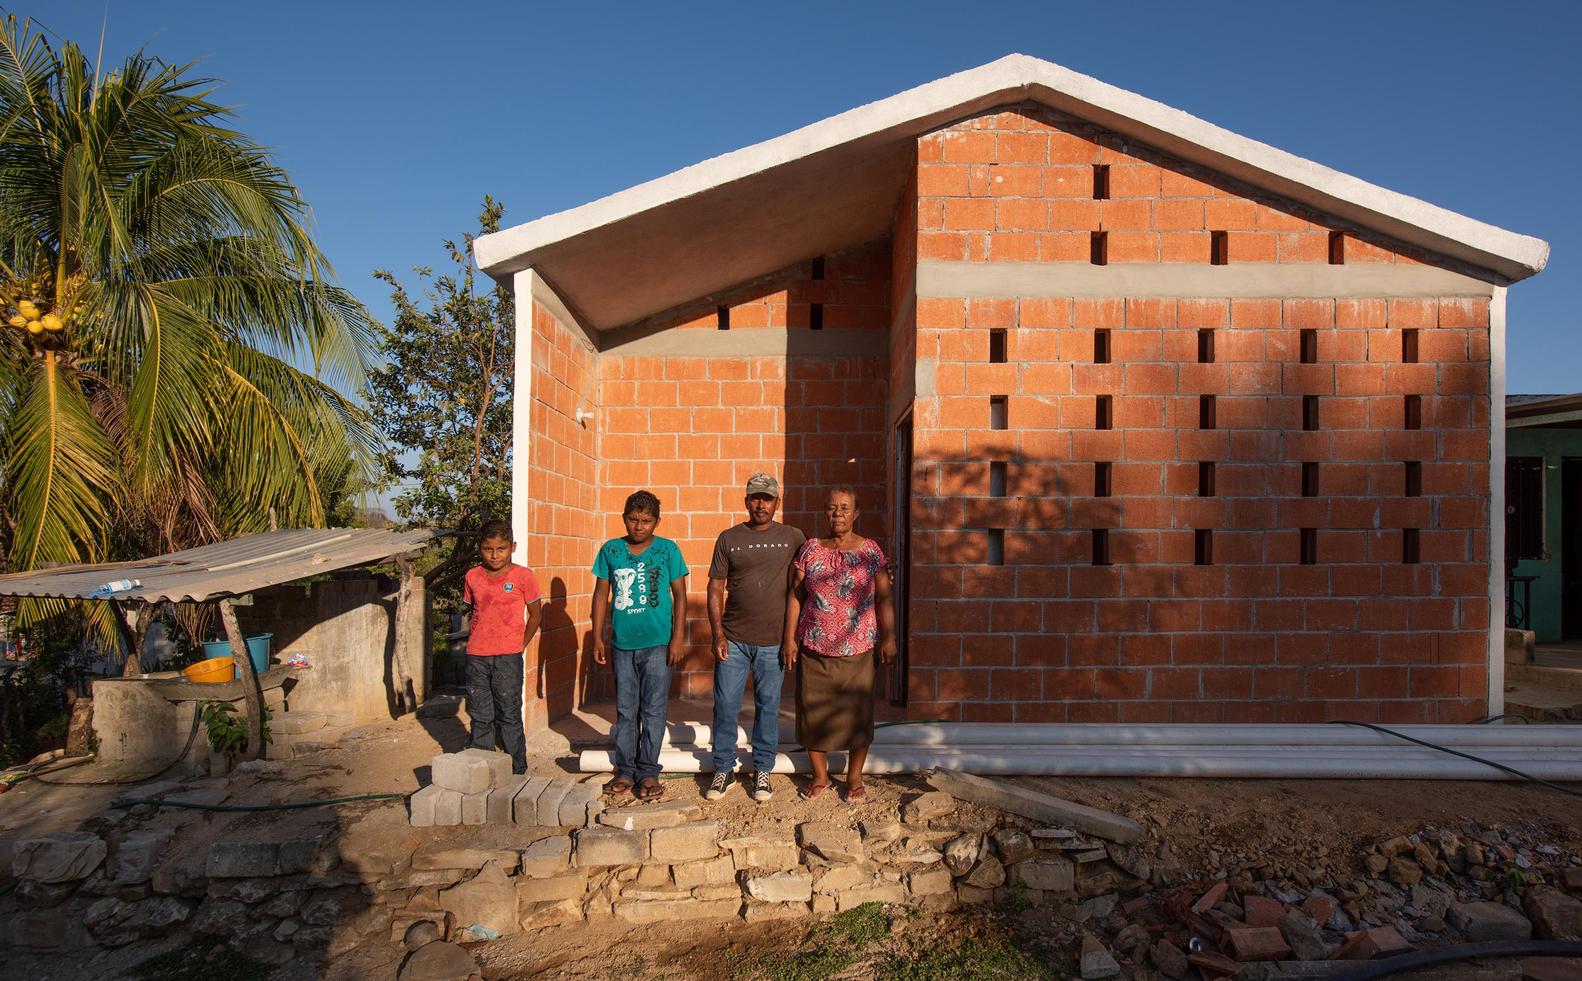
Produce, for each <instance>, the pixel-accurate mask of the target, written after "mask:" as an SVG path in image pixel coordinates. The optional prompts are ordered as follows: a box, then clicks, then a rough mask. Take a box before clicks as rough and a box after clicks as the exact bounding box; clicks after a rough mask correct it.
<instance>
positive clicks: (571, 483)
mask: <svg viewBox="0 0 1582 981" xmlns="http://www.w3.org/2000/svg"><path fill="white" fill-rule="evenodd" d="M519 308H520V307H519ZM530 310H531V314H530V316H531V321H532V337H531V343H532V362H533V371H532V377H531V386H532V389H531V405H532V409H531V413H532V418H531V434H532V435H531V441H530V445H528V446H522V445H521V444H520V442H518V445H517V446H516V447H515V452H516V453H517V455H518V459H521V458H522V456H524V455H525V456H526V458H527V459H528V460H529V470H528V473H527V482H528V498H529V501H530V507H529V509H528V511H527V514H526V527H523V528H516V529H515V533H516V538H517V541H518V542H519V543H522V545H523V546H524V550H525V556H524V558H525V561H526V564H527V566H528V567H529V568H531V569H532V570H533V572H534V574H535V575H536V576H537V577H538V583H539V586H540V588H541V589H542V590H543V592H544V611H543V617H544V619H543V624H542V627H541V629H540V632H539V635H538V638H537V639H536V640H535V641H534V642H533V644H532V645H531V647H530V648H529V650H528V657H527V665H526V671H527V677H526V688H527V691H526V699H525V702H524V716H523V722H524V724H525V725H526V726H527V728H528V730H529V731H531V730H533V729H534V728H539V727H542V726H544V725H546V724H548V722H549V721H550V720H552V719H557V718H560V717H561V716H563V715H565V714H567V713H568V712H570V711H571V710H572V709H573V708H574V707H575V706H576V705H577V703H578V699H579V696H580V693H581V691H582V690H583V689H584V688H585V687H586V685H587V679H586V677H584V678H583V679H582V680H581V681H580V682H579V678H578V668H579V665H581V664H582V662H583V661H584V660H586V661H588V662H589V663H590V667H589V668H587V669H586V670H589V671H591V660H592V659H591V658H586V659H584V658H583V657H582V653H583V650H584V648H585V646H586V645H585V638H586V637H587V635H588V627H589V612H590V610H591V608H592V601H593V575H592V573H591V572H590V571H589V568H590V566H591V565H592V563H593V551H594V549H595V548H596V547H597V544H598V540H599V534H600V523H599V521H598V519H597V516H596V511H595V508H596V507H597V503H598V500H599V486H600V485H599V480H598V474H597V467H596V464H595V459H596V452H595V450H596V444H597V431H596V429H595V428H594V422H593V418H594V415H595V413H594V412H593V410H594V406H595V401H596V399H595V396H596V391H595V381H594V375H593V366H594V359H595V352H594V351H593V349H592V348H591V347H590V346H589V345H588V343H587V342H586V341H585V340H584V338H583V336H582V335H581V334H580V332H578V331H577V330H576V329H575V328H574V326H573V325H571V324H568V323H565V322H564V321H563V320H562V319H561V317H560V316H557V314H556V313H554V312H552V311H551V310H550V309H549V308H548V307H547V306H545V305H544V304H542V303H540V302H538V301H537V300H533V301H532V302H531V306H530ZM520 319H521V318H520V316H519V317H518V320H519V322H520ZM579 410H580V411H582V412H583V417H582V418H581V419H579V418H578V412H579Z"/></svg>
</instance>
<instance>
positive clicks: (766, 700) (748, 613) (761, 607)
mask: <svg viewBox="0 0 1582 981" xmlns="http://www.w3.org/2000/svg"><path fill="white" fill-rule="evenodd" d="M744 503H745V504H746V506H747V520H746V521H744V522H742V523H741V524H739V525H735V526H733V527H731V528H728V529H726V530H725V531H724V532H722V533H721V534H720V537H719V538H718V539H717V540H716V541H715V543H714V559H713V561H712V562H710V563H709V627H710V628H711V629H712V631H713V634H714V734H713V746H714V777H713V779H712V781H711V782H710V783H709V788H708V790H707V791H705V793H704V796H705V797H707V798H708V799H709V800H719V799H720V798H721V797H724V796H725V795H726V794H727V793H728V792H729V791H730V789H731V787H732V785H733V784H732V780H731V770H732V768H734V767H735V765H736V717H737V715H738V714H739V713H740V712H741V707H742V690H743V688H745V687H746V684H747V674H748V672H749V671H750V672H751V673H752V676H753V770H754V773H753V780H752V795H753V800H756V801H758V802H760V803H762V802H763V801H766V800H768V799H769V798H770V797H771V796H772V795H773V790H772V788H771V787H770V785H769V774H770V773H771V772H773V770H774V763H775V749H776V747H777V746H778V744H779V742H780V683H781V680H782V679H783V678H784V677H785V665H784V663H782V661H781V659H780V639H781V636H782V634H783V633H784V630H785V612H786V582H787V575H788V572H789V570H790V567H791V560H792V559H793V558H795V557H796V553H797V549H799V548H801V547H802V543H803V542H804V541H805V540H806V537H807V536H805V535H803V534H802V532H800V531H798V530H797V529H795V528H791V527H788V526H786V525H783V524H780V523H779V522H778V521H776V520H775V519H774V518H775V511H776V509H778V508H779V506H780V482H779V481H777V480H775V479H774V478H773V477H771V476H770V475H769V474H766V473H755V474H753V475H752V477H751V478H750V479H749V480H748V481H747V497H746V500H745V501H744Z"/></svg>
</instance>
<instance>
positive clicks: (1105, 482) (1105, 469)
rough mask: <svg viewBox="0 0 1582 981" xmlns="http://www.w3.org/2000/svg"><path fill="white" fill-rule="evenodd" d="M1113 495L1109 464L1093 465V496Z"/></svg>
mask: <svg viewBox="0 0 1582 981" xmlns="http://www.w3.org/2000/svg"><path fill="white" fill-rule="evenodd" d="M1111 493H1113V491H1112V489H1111V484H1110V465H1109V464H1108V463H1095V464H1094V465H1093V496H1094V497H1109V496H1110V494H1111Z"/></svg>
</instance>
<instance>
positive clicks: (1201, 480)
mask: <svg viewBox="0 0 1582 981" xmlns="http://www.w3.org/2000/svg"><path fill="white" fill-rule="evenodd" d="M1197 496H1198V497H1213V496H1214V464H1212V463H1210V462H1209V461H1207V460H1203V461H1200V462H1199V463H1198V465H1197Z"/></svg>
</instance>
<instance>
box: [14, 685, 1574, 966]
mask: <svg viewBox="0 0 1582 981" xmlns="http://www.w3.org/2000/svg"><path fill="white" fill-rule="evenodd" d="M447 705H449V706H450V707H449V708H446V706H447ZM464 722H465V720H464V717H463V716H461V715H459V714H457V713H456V711H455V708H454V703H443V702H441V703H436V708H435V709H433V710H430V711H428V712H426V713H425V714H423V715H422V716H421V717H411V716H409V717H406V718H403V719H400V720H396V721H392V722H387V723H380V724H375V725H368V726H362V727H359V728H357V729H355V730H349V731H345V732H342V733H340V734H339V736H340V738H339V739H338V741H336V742H334V743H333V744H332V745H329V746H328V748H325V749H323V750H322V751H319V752H315V753H312V754H311V755H307V756H304V757H302V758H300V759H295V760H288V761H281V762H280V763H278V764H270V765H267V766H264V767H257V768H255V772H253V773H250V774H248V775H245V776H233V777H232V778H230V779H224V778H221V779H215V780H210V781H201V782H198V783H197V784H195V785H194V786H195V787H198V788H204V787H207V788H211V789H215V790H224V791H226V792H227V794H228V796H227V797H226V799H225V803H227V804H248V803H270V802H280V801H302V800H313V799H327V798H331V797H348V796H356V795H360V794H372V793H406V792H410V791H413V790H416V789H417V788H418V787H419V786H421V785H422V784H423V783H426V782H427V768H428V760H429V758H430V757H431V756H432V755H433V754H435V753H437V752H441V751H452V750H456V749H459V748H461V747H462V746H463V745H464V741H465V730H464ZM587 737H588V734H586V733H583V734H580V736H579V734H577V733H573V734H571V735H570V736H569V738H568V736H567V735H566V734H561V735H559V736H556V737H554V738H549V739H541V740H539V741H538V743H537V744H535V746H534V752H533V757H532V763H531V767H530V769H531V770H532V771H533V772H535V773H544V774H549V773H563V772H565V771H566V770H567V769H568V768H569V766H570V757H569V755H568V745H574V744H576V743H577V742H579V740H580V739H586V738H587ZM109 772H110V771H108V770H107V769H106V768H102V767H78V768H76V769H74V770H71V771H66V772H65V773H62V774H61V775H60V779H61V780H72V781H76V782H86V781H89V780H94V779H104V778H105V777H106V775H107V774H108V773H109ZM1021 779H1022V780H1024V781H1026V782H1027V783H1029V784H1030V785H1035V786H1038V787H1039V788H1040V789H1044V790H1046V791H1048V792H1051V793H1055V794H1058V795H1060V796H1062V797H1065V798H1068V799H1071V800H1075V801H1079V802H1081V803H1085V804H1089V805H1092V806H1095V807H1100V808H1104V809H1106V810H1111V811H1116V812H1119V813H1123V814H1126V815H1128V816H1130V817H1132V818H1133V819H1135V820H1137V821H1138V822H1139V823H1140V824H1142V825H1143V827H1144V829H1145V834H1146V838H1147V841H1148V845H1149V847H1151V848H1154V849H1155V851H1156V854H1157V856H1158V859H1157V860H1158V862H1159V863H1160V864H1161V865H1162V866H1163V867H1165V868H1167V870H1168V872H1169V875H1170V877H1171V878H1172V879H1174V880H1175V881H1177V882H1188V881H1192V880H1197V879H1207V878H1215V877H1218V876H1221V875H1232V874H1234V873H1236V872H1247V871H1251V872H1253V873H1254V874H1256V875H1257V876H1258V877H1259V878H1267V877H1274V876H1287V875H1291V874H1292V873H1295V874H1296V875H1298V876H1300V875H1307V874H1309V873H1326V872H1329V873H1344V874H1355V873H1356V870H1357V865H1358V862H1359V861H1360V858H1361V856H1362V854H1363V853H1364V852H1365V851H1366V849H1367V848H1368V846H1369V845H1371V844H1372V843H1374V842H1376V841H1378V840H1380V839H1382V838H1386V837H1390V836H1395V835H1409V834H1413V833H1415V832H1418V831H1421V830H1423V829H1425V828H1447V829H1460V828H1463V827H1464V826H1466V825H1468V824H1474V825H1478V826H1480V827H1483V828H1495V829H1502V830H1511V831H1517V832H1520V833H1521V835H1522V836H1523V837H1524V838H1529V839H1532V840H1535V841H1547V842H1549V843H1552V844H1554V845H1555V846H1557V847H1559V848H1561V849H1563V850H1564V851H1566V852H1568V853H1571V854H1575V853H1577V852H1579V851H1582V801H1579V800H1578V799H1577V798H1576V797H1570V796H1566V795H1564V794H1562V793H1559V792H1557V791H1555V790H1552V789H1547V788H1544V787H1540V786H1536V785H1531V784H1518V783H1503V782H1444V781H1417V782H1411V781H1296V780H1206V779H1197V780H1187V779H1141V780H1131V779H1063V778H1062V779H1056V778H1021ZM921 786H922V784H921V782H920V781H919V780H918V779H917V778H907V777H872V778H869V787H870V792H869V797H868V800H867V802H866V803H864V804H862V805H860V806H856V807H853V806H852V805H848V804H846V803H844V802H843V801H841V800H840V799H839V796H838V795H837V794H836V793H827V794H825V795H824V796H823V797H822V798H821V799H820V800H817V801H803V800H800V799H798V797H797V796H796V794H795V788H794V785H793V783H792V781H791V780H790V779H789V778H786V777H776V778H775V791H776V792H775V797H774V800H773V801H772V802H770V803H768V804H764V805H758V804H755V803H754V802H752V801H751V800H750V798H748V797H747V795H746V794H745V793H744V792H742V791H741V790H737V791H734V792H733V793H732V794H731V795H730V796H729V797H727V798H726V799H725V800H722V801H719V802H715V803H704V805H703V806H704V809H705V814H706V815H707V816H708V817H710V818H712V819H717V820H719V821H721V822H722V823H723V824H724V825H725V828H726V832H725V833H726V835H727V836H734V835H739V834H747V833H752V834H755V835H769V836H774V835H783V836H784V837H785V838H786V839H787V840H790V839H792V838H793V836H794V829H795V827H796V825H797V824H798V823H800V822H803V821H808V820H814V819H820V818H830V817H836V816H839V817H842V818H846V819H848V820H856V819H859V818H861V817H880V816H881V815H883V816H889V815H893V814H894V813H895V808H896V807H897V805H898V804H899V802H900V800H901V797H902V796H903V795H904V794H906V793H909V792H911V791H913V790H915V789H918V788H920V787H921ZM838 787H839V784H838V783H837V788H836V789H838ZM666 788H667V796H693V795H696V796H698V797H699V799H700V800H701V789H702V780H701V778H696V777H690V776H688V777H678V778H673V779H670V780H667V781H666ZM135 791H136V787H135V786H133V787H71V788H67V787H50V786H44V785H42V784H39V783H36V782H31V781H30V782H27V783H24V784H22V785H20V786H18V787H17V788H15V789H14V790H12V791H11V792H9V793H7V794H5V795H4V796H0V853H3V854H4V855H9V847H8V844H9V841H10V840H13V839H14V838H16V837H17V836H19V835H21V834H30V833H36V832H37V831H38V830H40V829H48V830H64V829H70V828H75V827H87V828H89V829H90V830H103V829H105V828H108V827H112V826H113V827H117V828H122V829H125V828H130V827H154V826H169V827H174V828H176V829H177V835H176V841H177V842H178V844H179V847H180V852H181V856H183V858H181V859H178V860H182V861H197V862H201V860H202V856H203V855H204V854H205V853H206V851H207V848H208V845H209V844H210V843H211V842H213V841H216V840H218V839H220V838H221V837H229V838H234V837H237V836H248V835H255V834H256V835H259V836H265V835H267V837H269V838H271V839H282V838H286V837H294V836H299V835H308V834H316V833H320V834H330V835H335V836H338V841H339V848H340V855H341V860H342V863H343V865H349V866H354V867H358V868H362V869H366V870H367V872H368V874H370V875H375V876H377V875H378V874H380V873H379V870H380V869H381V868H382V869H385V870H388V868H389V866H390V864H391V863H392V862H394V861H397V860H399V859H400V858H402V857H404V856H405V855H408V854H410V853H411V851H412V850H413V849H414V848H415V847H417V845H419V844H420V843H422V842H424V841H430V840H433V839H434V838H435V837H436V836H437V835H441V834H443V835H444V836H445V839H446V840H447V841H452V840H453V841H455V842H456V843H457V844H461V843H478V844H484V843H488V844H491V845H496V846H499V845H507V846H516V847H525V846H526V845H527V844H529V843H531V841H532V840H533V839H534V838H536V837H539V836H541V835H539V834H534V833H532V832H529V831H527V830H525V829H524V830H522V831H520V832H519V831H518V830H517V829H515V828H511V827H507V828H500V827H494V826H482V827H473V828H454V829H438V828H435V829H412V828H410V827H409V826H408V825H407V824H406V818H405V807H404V804H403V803H402V802H401V801H399V800H389V801H376V802H366V801H365V802H359V803H352V804H346V805H340V806H335V807H322V808H313V809H303V810H292V811H270V812H263V813H242V814H238V813H214V812H206V811H196V810H174V809H170V808H160V809H158V810H157V811H156V810H152V809H148V808H138V809H134V810H128V809H125V808H119V809H116V808H110V807H108V805H109V802H110V800H111V798H113V797H115V796H118V795H121V794H125V793H129V792H130V793H135ZM625 806H633V805H631V804H628V805H625ZM518 839H521V840H518ZM1318 877H1319V876H1318V875H1316V874H1315V875H1313V878H1315V879H1317V878H1318ZM890 919H891V921H893V922H887V923H886V924H885V931H884V932H885V933H886V934H887V936H888V938H889V939H888V940H887V943H888V945H889V947H888V948H887V949H890V950H891V951H892V953H893V950H894V949H895V948H896V947H897V946H898V945H899V946H901V947H905V946H906V945H907V944H913V943H914V942H915V944H922V943H925V942H926V943H933V944H937V943H939V942H941V941H946V940H951V939H953V938H954V939H956V940H962V941H968V940H970V941H972V942H974V943H987V942H991V941H992V942H993V943H996V944H998V943H1002V942H1004V941H1005V940H1007V938H1012V939H1019V940H1021V941H1026V939H1027V931H1026V930H1023V931H1022V932H1021V933H1016V932H1015V931H1017V930H1018V929H1019V926H1018V923H1017V922H1016V920H1015V918H1014V916H1013V917H1009V918H1006V917H996V916H994V915H991V914H989V913H988V912H977V911H975V912H971V913H953V914H934V913H917V914H911V915H905V916H899V917H896V916H892V917H891V918H890ZM827 929H828V927H827V925H826V924H820V923H818V922H817V921H813V920H806V921H783V922H773V923H765V924H755V925H748V924H742V923H733V924H731V925H729V926H726V927H723V928H722V927H721V926H720V925H719V924H717V923H707V922H694V923H687V922H681V923H668V924H657V925H652V926H645V927H629V926H626V925H625V924H616V923H594V924H586V925H580V926H568V927H558V928H553V929H549V930H543V931H538V932H534V933H532V934H520V935H517V936H514V937H508V938H506V939H503V940H500V941H496V942H493V943H489V944H485V945H479V946H477V947H475V948H474V952H475V953H476V954H477V955H478V956H479V958H480V961H481V963H482V964H483V967H484V971H485V974H486V976H487V977H489V978H491V979H494V978H500V979H529V978H534V979H538V978H542V979H562V978H564V979H596V978H597V979H605V978H609V979H615V978H639V977H640V978H645V979H650V981H652V979H657V978H661V977H671V978H678V979H679V978H687V979H700V981H709V979H726V978H750V977H753V976H755V971H756V970H758V967H757V965H761V964H762V963H764V962H763V958H764V957H765V956H766V955H767V954H771V953H773V952H777V951H780V952H783V951H788V950H795V949H798V948H805V947H808V945H810V944H811V945H812V946H814V947H817V946H818V945H819V944H820V943H821V942H823V941H821V939H820V938H821V937H822V936H824V935H823V934H821V933H820V931H821V930H827ZM1008 931H1010V932H1008ZM168 946H170V944H169V942H166V943H165V944H163V945H155V944H138V945H133V946H132V947H128V948H123V949H121V950H118V951H115V952H112V953H109V954H99V955H97V956H94V957H88V956H86V955H76V956H65V957H63V956H62V955H59V954H50V955H48V956H43V955H40V956H36V957H35V956H33V955H23V956H16V952H13V955H12V956H11V958H10V961H9V966H8V967H7V969H6V973H7V974H8V976H14V977H30V978H35V977H36V978H41V979H42V978H50V977H61V978H67V977H83V976H95V977H103V978H113V977H117V976H119V975H120V974H121V972H123V971H125V970H127V969H128V968H130V967H131V966H132V965H134V964H136V963H138V962H139V961H141V960H143V959H146V958H147V957H149V956H151V955H152V954H153V953H156V952H157V951H159V950H160V949H161V948H162V947H168ZM402 954H403V951H402V950H401V949H400V946H399V944H396V943H390V942H382V941H379V942H376V941H369V942H367V943H364V944H363V945H361V946H360V947H358V948H357V949H356V950H353V951H351V952H350V953H347V954H344V955H342V956H340V957H338V958H336V959H335V960H333V961H332V962H330V963H329V964H322V965H311V964H308V963H306V962H297V963H294V964H290V965H287V966H285V967H283V968H280V969H278V970H277V971H276V972H275V974H274V975H273V977H275V978H280V979H295V978H304V979H305V978H310V977H324V978H345V979H362V978H393V977H394V973H395V969H396V967H397V965H398V964H399V962H400V959H401V957H402ZM1069 954H1070V952H1069V951H1059V950H1050V949H1047V948H1046V949H1044V950H1042V951H1040V952H1039V954H1038V956H1039V959H1040V960H1041V961H1043V962H1044V963H1046V964H1053V965H1054V967H1055V969H1056V970H1059V969H1060V967H1061V965H1064V964H1067V963H1068V962H1066V961H1065V960H1064V958H1066V957H1068V956H1069ZM863 963H867V965H868V969H869V973H871V968H872V966H873V963H872V962H871V960H870V961H868V962H862V961H859V962H858V963H857V965H856V966H854V967H853V968H851V970H855V971H857V972H858V973H856V974H853V975H850V976H854V977H855V976H867V975H865V974H863V971H864V968H863V967H862V964H863ZM17 969H21V970H23V971H24V973H22V974H10V972H11V971H12V970H17ZM762 976H768V975H762ZM793 976H794V975H793Z"/></svg>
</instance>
